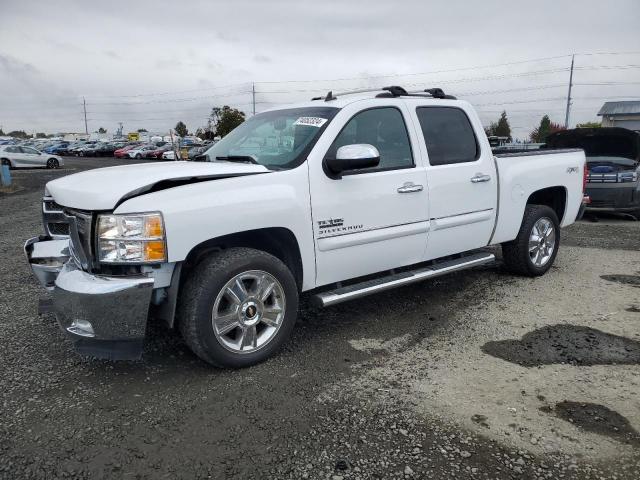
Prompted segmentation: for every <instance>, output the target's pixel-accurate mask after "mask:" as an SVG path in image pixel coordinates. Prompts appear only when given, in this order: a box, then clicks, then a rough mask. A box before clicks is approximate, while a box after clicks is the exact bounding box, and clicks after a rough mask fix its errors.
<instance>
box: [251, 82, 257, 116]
mask: <svg viewBox="0 0 640 480" xmlns="http://www.w3.org/2000/svg"><path fill="white" fill-rule="evenodd" d="M251 97H252V98H253V101H252V104H253V114H254V115H255V114H256V84H255V83H252V84H251Z"/></svg>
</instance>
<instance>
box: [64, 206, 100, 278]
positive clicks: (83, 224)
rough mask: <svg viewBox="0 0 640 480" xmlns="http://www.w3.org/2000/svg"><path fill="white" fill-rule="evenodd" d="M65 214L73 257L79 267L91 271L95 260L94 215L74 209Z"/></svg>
mask: <svg viewBox="0 0 640 480" xmlns="http://www.w3.org/2000/svg"><path fill="white" fill-rule="evenodd" d="M63 214H64V216H65V219H66V220H67V223H68V225H69V236H70V239H71V242H69V243H70V245H69V246H70V251H71V255H72V257H73V259H74V260H75V262H76V264H77V265H78V266H80V267H81V268H82V269H83V270H85V271H90V270H91V265H92V258H93V256H92V254H93V247H92V242H91V239H92V238H93V237H92V231H93V230H92V229H93V215H92V214H91V212H86V211H82V210H73V209H64V211H63Z"/></svg>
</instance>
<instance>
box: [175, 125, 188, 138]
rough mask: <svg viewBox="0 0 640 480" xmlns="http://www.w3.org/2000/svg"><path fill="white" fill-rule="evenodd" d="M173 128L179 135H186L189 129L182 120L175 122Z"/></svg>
mask: <svg viewBox="0 0 640 480" xmlns="http://www.w3.org/2000/svg"><path fill="white" fill-rule="evenodd" d="M174 130H175V131H176V133H177V134H178V135H180V136H181V137H186V136H187V135H189V130H188V129H187V126H186V125H185V124H184V122H178V123H176V127H175V128H174Z"/></svg>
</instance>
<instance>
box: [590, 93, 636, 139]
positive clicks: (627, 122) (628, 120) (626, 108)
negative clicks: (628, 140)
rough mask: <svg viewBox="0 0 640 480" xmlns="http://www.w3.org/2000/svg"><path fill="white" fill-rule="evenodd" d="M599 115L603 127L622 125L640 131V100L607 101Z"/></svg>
mask: <svg viewBox="0 0 640 480" xmlns="http://www.w3.org/2000/svg"><path fill="white" fill-rule="evenodd" d="M598 116H601V117H602V126H603V127H621V128H628V129H629V130H635V131H636V132H640V101H638V100H633V101H623V102H605V104H604V105H603V106H602V108H600V111H599V112H598Z"/></svg>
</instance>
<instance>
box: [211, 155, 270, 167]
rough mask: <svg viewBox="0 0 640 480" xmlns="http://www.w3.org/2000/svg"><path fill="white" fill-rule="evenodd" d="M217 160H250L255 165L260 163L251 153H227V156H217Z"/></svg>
mask: <svg viewBox="0 0 640 480" xmlns="http://www.w3.org/2000/svg"><path fill="white" fill-rule="evenodd" d="M216 160H224V161H226V162H244V163H247V162H249V163H253V164H255V165H260V164H259V163H258V161H257V160H256V159H255V158H253V157H252V156H251V155H227V156H226V157H216Z"/></svg>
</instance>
